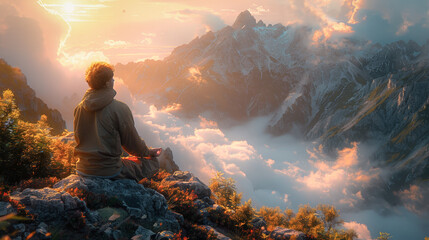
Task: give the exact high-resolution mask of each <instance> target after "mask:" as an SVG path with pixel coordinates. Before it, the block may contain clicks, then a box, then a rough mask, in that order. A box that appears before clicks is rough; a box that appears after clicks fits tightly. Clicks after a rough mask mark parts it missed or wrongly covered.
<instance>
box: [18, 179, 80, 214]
mask: <svg viewBox="0 0 429 240" xmlns="http://www.w3.org/2000/svg"><path fill="white" fill-rule="evenodd" d="M10 198H11V199H12V200H15V201H17V202H18V203H21V204H23V205H25V207H26V209H27V210H29V213H30V214H33V215H35V216H36V218H37V220H38V221H52V220H58V218H59V217H67V216H68V214H69V213H70V212H74V211H76V210H78V211H82V212H87V210H88V209H87V207H86V204H85V202H84V201H82V200H80V199H79V198H77V197H72V196H71V195H70V194H69V193H67V192H63V191H57V190H55V189H52V188H47V187H46V188H43V189H31V188H27V189H25V190H24V191H22V192H18V191H15V192H13V193H11V194H10Z"/></svg>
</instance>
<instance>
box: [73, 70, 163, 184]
mask: <svg viewBox="0 0 429 240" xmlns="http://www.w3.org/2000/svg"><path fill="white" fill-rule="evenodd" d="M85 75H86V76H85V79H86V82H87V83H88V85H89V87H90V89H88V90H87V91H86V93H85V96H84V97H83V99H82V101H81V102H80V103H79V105H78V106H77V107H76V109H75V111H74V122H73V123H74V132H75V134H74V136H75V139H76V144H77V145H76V147H75V155H76V156H77V157H78V158H79V160H78V162H77V163H76V169H77V173H78V174H79V175H81V176H97V177H103V178H111V179H121V178H131V179H135V180H137V181H139V180H141V179H142V178H144V177H150V176H152V175H153V174H154V173H156V172H157V171H158V169H159V162H158V160H157V158H156V157H158V156H159V155H160V153H161V150H162V149H161V148H154V149H149V148H148V147H147V146H146V144H145V142H144V141H143V140H142V139H141V138H140V137H139V135H138V133H137V130H136V128H135V126H134V119H133V115H132V113H131V111H130V109H129V107H128V106H127V105H126V104H125V103H122V102H120V101H117V100H115V99H114V97H115V95H116V91H115V90H114V89H113V83H114V79H113V67H112V66H111V65H109V64H107V63H103V62H96V63H93V64H91V66H90V67H89V68H88V69H87V70H86V74H85ZM122 147H123V148H124V150H125V151H126V152H128V153H129V154H130V155H133V156H136V157H138V159H139V160H140V161H136V162H135V161H131V160H127V159H121V154H122Z"/></svg>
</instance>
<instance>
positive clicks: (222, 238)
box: [203, 225, 231, 240]
mask: <svg viewBox="0 0 429 240" xmlns="http://www.w3.org/2000/svg"><path fill="white" fill-rule="evenodd" d="M203 227H204V228H205V229H206V230H207V231H210V230H212V231H213V232H214V234H216V238H217V239H218V240H231V238H229V237H227V236H225V235H223V234H222V233H220V232H219V230H217V229H216V228H214V227H212V226H209V225H204V226H203Z"/></svg>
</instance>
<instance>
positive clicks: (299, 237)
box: [264, 227, 309, 240]
mask: <svg viewBox="0 0 429 240" xmlns="http://www.w3.org/2000/svg"><path fill="white" fill-rule="evenodd" d="M264 232H265V234H267V235H268V236H269V237H270V238H272V239H275V240H283V239H290V238H291V237H292V236H294V237H295V239H296V240H307V239H309V238H307V236H306V235H305V234H304V233H303V232H299V231H296V230H293V229H289V228H282V227H276V228H275V229H274V230H273V231H271V232H268V231H264Z"/></svg>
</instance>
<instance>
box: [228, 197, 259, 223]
mask: <svg viewBox="0 0 429 240" xmlns="http://www.w3.org/2000/svg"><path fill="white" fill-rule="evenodd" d="M255 213H256V212H255V209H254V208H253V207H252V200H251V199H249V200H248V201H247V202H245V203H244V204H243V205H240V206H238V207H237V209H236V210H235V212H234V213H233V214H232V218H233V219H234V220H235V221H236V222H237V223H238V226H237V227H241V228H244V229H250V228H252V225H251V222H252V219H253V218H254V217H255Z"/></svg>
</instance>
